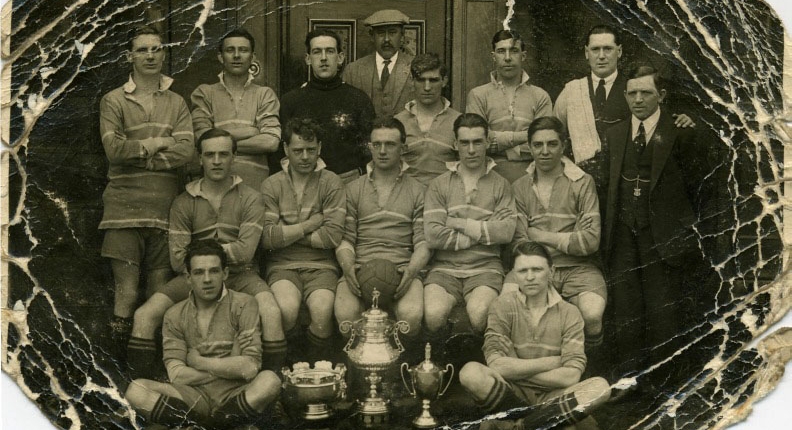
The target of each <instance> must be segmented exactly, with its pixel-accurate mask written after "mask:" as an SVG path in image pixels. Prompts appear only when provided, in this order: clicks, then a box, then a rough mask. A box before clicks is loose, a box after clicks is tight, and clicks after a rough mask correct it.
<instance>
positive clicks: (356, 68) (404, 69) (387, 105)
mask: <svg viewBox="0 0 792 430" xmlns="http://www.w3.org/2000/svg"><path fill="white" fill-rule="evenodd" d="M375 55H376V54H371V55H366V56H365V57H363V58H361V59H359V60H357V61H355V62H353V63H351V64H349V65H347V66H346V67H345V68H344V71H343V72H342V73H341V79H343V80H344V82H346V83H348V84H349V85H352V86H353V87H355V88H358V89H361V90H363V92H364V93H366V94H368V96H369V98H371V102H372V103H373V104H374V111H375V112H376V114H377V116H383V115H388V116H393V115H396V114H397V113H399V112H401V111H402V110H404V105H406V104H407V102H409V101H410V100H412V99H413V98H415V96H414V94H413V93H414V91H413V84H412V76H411V75H410V63H412V60H413V58H414V57H413V56H412V55H410V54H407V53H406V52H399V57H398V58H397V59H396V64H395V65H394V66H393V71H392V72H391V74H390V77H389V78H388V83H387V84H385V88H384V89H383V88H381V86H380V77H379V76H378V75H377V60H376V56H375Z"/></svg>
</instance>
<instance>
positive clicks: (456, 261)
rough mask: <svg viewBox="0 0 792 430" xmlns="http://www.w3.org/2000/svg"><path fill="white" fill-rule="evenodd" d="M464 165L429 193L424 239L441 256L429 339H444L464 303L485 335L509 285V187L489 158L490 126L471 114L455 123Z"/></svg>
mask: <svg viewBox="0 0 792 430" xmlns="http://www.w3.org/2000/svg"><path fill="white" fill-rule="evenodd" d="M454 133H455V135H456V142H455V145H456V148H457V151H459V159H460V161H458V162H452V163H448V169H449V170H448V171H447V172H446V173H444V174H442V175H440V176H438V177H437V178H436V179H434V180H433V181H432V182H430V183H429V188H428V189H427V191H426V201H425V206H424V234H425V236H426V241H427V242H428V243H429V247H430V248H432V249H434V250H435V254H434V258H433V261H432V264H431V265H430V268H429V274H428V275H427V277H426V282H425V283H426V287H425V288H424V304H425V310H424V315H425V317H424V319H425V322H426V329H427V331H428V333H427V336H428V337H429V338H430V339H436V340H439V339H442V338H444V337H445V334H444V330H445V329H446V327H447V323H448V315H449V314H450V313H451V310H452V309H453V308H454V306H456V305H458V304H461V303H464V304H465V309H466V311H467V314H468V317H469V318H470V323H471V326H472V328H473V331H474V332H476V333H477V334H482V333H483V332H484V329H485V328H486V323H487V309H489V305H490V302H492V300H494V299H495V297H497V296H498V293H499V292H500V291H501V287H502V283H503V266H502V264H501V259H500V252H501V245H505V244H508V243H510V242H511V240H512V235H513V234H514V228H515V223H516V214H515V207H514V197H513V195H512V191H511V186H510V185H509V183H508V182H507V181H506V180H505V179H504V178H503V177H501V176H500V175H499V174H497V173H496V172H495V171H494V169H493V168H494V167H495V163H494V162H493V161H492V159H490V158H488V157H487V156H486V151H487V145H488V141H487V121H486V120H485V119H484V118H482V117H481V116H479V115H476V114H470V113H466V114H463V115H461V116H459V117H458V118H457V119H456V120H455V121H454Z"/></svg>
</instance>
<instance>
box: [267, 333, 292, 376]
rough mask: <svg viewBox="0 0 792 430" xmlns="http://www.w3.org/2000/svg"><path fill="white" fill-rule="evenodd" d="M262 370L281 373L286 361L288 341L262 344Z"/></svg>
mask: <svg viewBox="0 0 792 430" xmlns="http://www.w3.org/2000/svg"><path fill="white" fill-rule="evenodd" d="M261 346H262V350H263V351H262V356H261V368H262V369H264V370H271V371H273V372H275V373H279V372H280V370H281V368H282V367H283V364H284V363H285V361H286V351H287V347H288V346H287V344H286V339H281V340H275V341H268V340H265V341H264V342H263V343H262V345H261Z"/></svg>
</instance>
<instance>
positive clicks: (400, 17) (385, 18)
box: [363, 9, 410, 27]
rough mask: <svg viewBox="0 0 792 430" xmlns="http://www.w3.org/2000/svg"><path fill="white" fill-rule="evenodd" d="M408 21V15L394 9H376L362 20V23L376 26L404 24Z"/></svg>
mask: <svg viewBox="0 0 792 430" xmlns="http://www.w3.org/2000/svg"><path fill="white" fill-rule="evenodd" d="M409 23H410V17H408V16H407V15H405V14H403V13H401V11H398V10H396V9H384V10H378V11H376V12H374V13H372V14H371V15H370V16H369V17H368V18H366V19H365V20H364V21H363V24H364V25H366V26H367V27H378V26H380V25H404V24H409Z"/></svg>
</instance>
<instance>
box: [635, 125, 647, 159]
mask: <svg viewBox="0 0 792 430" xmlns="http://www.w3.org/2000/svg"><path fill="white" fill-rule="evenodd" d="M633 144H635V149H636V150H637V151H638V153H639V154H640V153H642V152H643V150H644V148H646V129H645V128H644V125H643V121H642V122H641V125H639V126H638V135H637V136H635V140H633Z"/></svg>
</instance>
